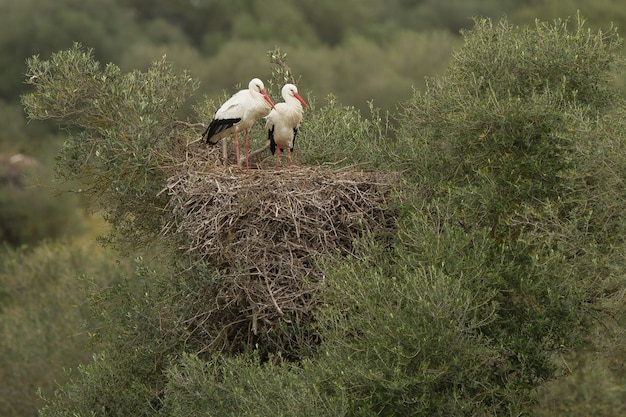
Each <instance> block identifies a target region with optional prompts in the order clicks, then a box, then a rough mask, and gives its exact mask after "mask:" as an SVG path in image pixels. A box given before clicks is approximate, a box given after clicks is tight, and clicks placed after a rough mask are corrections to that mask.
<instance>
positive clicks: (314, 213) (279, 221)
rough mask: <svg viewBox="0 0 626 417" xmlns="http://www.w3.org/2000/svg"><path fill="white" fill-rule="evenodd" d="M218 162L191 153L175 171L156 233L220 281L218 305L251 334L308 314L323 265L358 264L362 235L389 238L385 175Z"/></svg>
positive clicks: (206, 152)
mask: <svg viewBox="0 0 626 417" xmlns="http://www.w3.org/2000/svg"><path fill="white" fill-rule="evenodd" d="M219 155H220V150H219V147H217V148H209V149H207V148H206V147H203V146H200V147H199V148H198V149H195V150H194V149H190V148H189V149H187V150H186V153H185V157H184V160H182V161H179V162H178V163H177V164H176V165H175V166H174V167H173V169H172V173H171V176H170V177H169V179H168V183H167V187H166V189H165V190H164V191H166V192H167V193H168V194H169V197H170V200H169V207H168V209H169V212H171V214H172V217H171V219H172V220H171V221H170V222H169V223H168V224H167V226H166V228H165V230H164V233H167V234H176V235H178V236H181V237H182V239H180V242H181V248H180V249H183V250H184V251H186V252H187V253H188V254H189V255H190V256H191V257H192V258H193V259H194V260H196V261H198V262H200V261H204V262H206V263H207V264H209V265H211V266H212V267H214V270H215V271H219V272H218V274H219V282H220V285H219V290H218V294H217V299H218V304H219V305H221V306H228V308H231V307H232V306H235V305H236V306H238V307H239V309H240V311H243V312H244V313H245V314H246V315H247V317H248V318H250V319H251V321H250V323H251V324H250V330H252V331H253V332H254V333H255V334H256V333H257V331H258V329H259V326H260V325H263V324H265V325H269V326H271V325H272V324H273V323H275V322H276V320H280V319H281V318H286V317H287V318H293V317H294V316H298V317H302V316H308V315H309V313H310V312H311V311H313V310H314V309H315V308H316V303H318V302H319V298H318V297H315V296H314V295H315V294H316V292H317V291H318V290H319V288H320V285H321V284H322V283H323V282H324V280H325V272H324V262H323V261H324V260H328V259H335V258H341V257H343V258H350V257H354V256H357V255H356V253H355V242H356V241H358V240H359V239H361V238H362V237H364V236H365V235H367V234H374V235H377V236H378V237H379V238H380V237H381V236H385V237H387V238H388V237H389V236H391V235H392V234H393V232H394V229H395V223H394V216H393V215H392V213H390V212H389V208H388V202H389V199H390V194H391V186H390V183H391V181H390V175H389V174H384V173H380V172H371V171H363V170H357V169H355V168H354V167H353V168H347V169H333V168H331V167H324V166H316V167H303V166H294V165H292V166H291V167H290V168H283V169H281V170H279V171H274V170H273V169H262V168H260V169H251V170H250V171H249V172H246V171H245V170H241V169H239V168H237V167H236V166H224V165H223V164H221V163H220V162H218V159H219ZM270 159H271V158H270Z"/></svg>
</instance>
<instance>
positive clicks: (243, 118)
mask: <svg viewBox="0 0 626 417" xmlns="http://www.w3.org/2000/svg"><path fill="white" fill-rule="evenodd" d="M273 107H274V103H272V100H271V99H270V97H269V96H268V95H267V93H266V92H265V86H264V85H263V81H261V80H259V79H258V78H253V79H252V80H251V81H250V84H248V89H247V90H241V91H239V92H237V93H236V94H235V95H233V96H232V97H231V98H229V99H228V100H227V101H226V102H225V103H224V104H222V107H220V108H219V109H218V110H217V111H216V112H215V116H214V117H213V120H212V121H211V123H209V126H208V127H207V128H206V130H205V131H204V133H203V134H202V138H203V139H204V140H206V142H207V143H210V144H211V145H215V144H216V143H218V142H219V141H220V139H222V138H225V137H227V136H230V135H231V134H232V133H233V132H234V133H235V154H236V157H237V166H239V140H238V138H237V134H238V133H239V131H240V130H245V132H246V137H245V140H244V144H245V145H244V146H245V151H246V169H249V163H248V133H249V131H250V128H251V127H252V125H254V122H256V121H257V119H259V118H261V117H264V116H267V114H268V113H269V112H270V110H271V109H272V108H273Z"/></svg>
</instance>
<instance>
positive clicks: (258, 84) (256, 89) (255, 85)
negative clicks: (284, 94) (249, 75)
mask: <svg viewBox="0 0 626 417" xmlns="http://www.w3.org/2000/svg"><path fill="white" fill-rule="evenodd" d="M248 89H249V90H250V91H251V92H252V93H253V94H254V93H258V94H261V95H262V96H263V98H264V99H265V101H267V102H268V103H269V105H270V106H272V108H274V103H273V102H272V99H271V98H270V96H268V95H267V93H266V92H265V85H264V84H263V81H261V80H260V79H258V78H253V79H252V80H250V84H248Z"/></svg>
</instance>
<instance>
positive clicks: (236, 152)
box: [235, 128, 239, 167]
mask: <svg viewBox="0 0 626 417" xmlns="http://www.w3.org/2000/svg"><path fill="white" fill-rule="evenodd" d="M237 133H239V129H238V128H235V158H237V159H236V161H237V167H239V138H238V137H237Z"/></svg>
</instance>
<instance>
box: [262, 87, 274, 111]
mask: <svg viewBox="0 0 626 417" xmlns="http://www.w3.org/2000/svg"><path fill="white" fill-rule="evenodd" d="M259 93H261V94H262V95H263V98H264V99H265V101H267V102H268V103H270V106H272V108H273V109H274V108H276V107H275V106H274V103H273V102H272V99H271V98H270V96H268V95H267V93H266V92H265V90H261V91H259Z"/></svg>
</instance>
